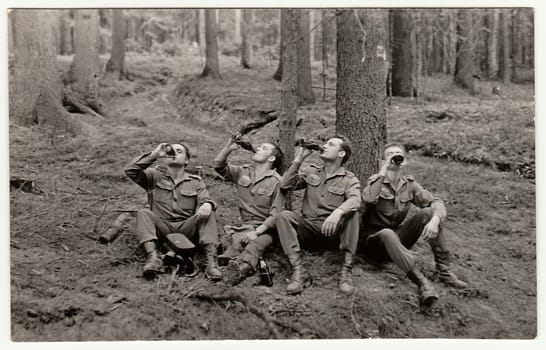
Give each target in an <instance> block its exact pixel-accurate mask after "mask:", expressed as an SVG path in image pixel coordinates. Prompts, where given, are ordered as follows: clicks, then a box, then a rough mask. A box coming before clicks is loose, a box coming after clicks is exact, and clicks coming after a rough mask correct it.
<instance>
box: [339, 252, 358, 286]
mask: <svg viewBox="0 0 546 350" xmlns="http://www.w3.org/2000/svg"><path fill="white" fill-rule="evenodd" d="M352 269H353V253H351V252H345V260H344V261H343V266H342V267H341V272H340V274H339V291H340V292H342V293H344V294H352V293H353V292H354V291H355V288H354V287H353V279H352Z"/></svg>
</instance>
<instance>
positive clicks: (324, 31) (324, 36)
mask: <svg viewBox="0 0 546 350" xmlns="http://www.w3.org/2000/svg"><path fill="white" fill-rule="evenodd" d="M321 15H322V27H321V34H322V60H323V61H324V66H325V67H326V69H328V21H326V20H324V19H325V18H326V16H328V10H321Z"/></svg>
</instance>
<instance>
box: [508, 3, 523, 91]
mask: <svg viewBox="0 0 546 350" xmlns="http://www.w3.org/2000/svg"><path fill="white" fill-rule="evenodd" d="M520 15H521V10H519V9H516V8H515V9H512V33H511V34H512V35H511V39H512V45H511V47H512V50H511V53H510V61H511V62H512V80H517V79H518V63H517V62H518V59H519V58H520V57H521V44H522V42H523V40H522V38H521V37H520V32H521V31H520V17H521V16H520Z"/></svg>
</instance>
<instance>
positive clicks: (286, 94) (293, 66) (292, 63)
mask: <svg viewBox="0 0 546 350" xmlns="http://www.w3.org/2000/svg"><path fill="white" fill-rule="evenodd" d="M297 11H298V10H297V9H282V10H281V18H282V20H281V28H286V33H285V34H286V36H285V39H284V40H285V42H286V47H284V49H283V50H282V55H283V56H282V62H283V68H282V69H283V72H284V74H283V76H282V89H281V111H280V114H279V145H280V147H281V149H282V150H283V152H284V158H285V159H286V160H287V161H286V162H284V163H285V164H284V165H283V168H284V169H282V171H283V172H284V171H285V170H286V168H287V165H288V164H289V163H290V161H291V160H292V159H293V158H294V139H295V135H296V112H297V100H298V99H297V94H296V89H297V45H298V43H297V41H296V39H297V35H298V34H297V32H298V30H297V28H298V27H297V25H298V23H297V18H298V13H297Z"/></svg>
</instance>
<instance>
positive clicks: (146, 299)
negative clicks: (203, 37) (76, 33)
mask: <svg viewBox="0 0 546 350" xmlns="http://www.w3.org/2000/svg"><path fill="white" fill-rule="evenodd" d="M128 59H129V69H130V70H131V71H132V73H133V75H132V77H133V78H132V79H133V80H132V81H122V82H114V81H107V82H105V85H106V86H105V87H104V90H103V91H104V93H105V95H106V98H107V100H106V104H107V114H108V115H109V118H107V119H105V120H93V119H90V118H88V117H82V122H83V123H84V124H85V126H86V127H85V130H86V134H85V135H82V136H80V137H77V138H74V139H67V138H65V137H63V135H58V134H57V135H54V134H51V135H47V134H45V133H43V131H42V130H40V129H38V128H31V129H25V128H20V127H17V126H14V125H12V126H10V172H11V174H12V175H20V176H22V177H26V178H31V179H34V180H35V181H36V184H37V186H38V187H39V188H40V189H42V190H43V191H44V193H43V194H30V193H23V192H21V191H13V192H12V193H11V194H10V196H11V208H10V211H11V212H10V214H11V237H10V243H11V250H10V253H11V307H12V324H11V331H12V339H13V340H14V341H44V340H130V339H135V340H136V339H142V340H145V339H147V340H152V339H171V340H174V339H263V338H271V337H272V333H271V331H270V327H269V326H268V325H267V323H266V322H264V320H263V319H262V318H260V317H258V316H256V315H255V314H254V313H252V312H251V311H252V306H255V307H256V309H258V310H262V311H264V312H265V314H267V315H269V316H270V317H273V318H274V319H275V320H276V321H275V322H276V323H275V322H274V324H275V325H276V326H275V327H276V328H277V329H278V330H279V332H280V335H281V336H282V337H286V338H360V337H364V338H365V337H389V338H390V337H396V338H398V337H412V338H419V337H433V338H435V337H442V338H454V337H464V338H533V337H534V336H535V335H536V289H537V288H536V264H535V262H536V246H535V242H536V237H535V185H534V183H533V182H532V181H533V180H530V179H526V178H524V177H522V176H520V175H518V174H516V172H515V169H516V168H517V164H519V163H523V162H528V161H531V160H533V159H534V128H533V117H534V105H533V99H532V96H533V87H532V86H530V85H512V86H510V87H507V88H504V87H503V88H502V90H501V91H503V93H505V92H504V91H510V93H505V94H504V95H503V96H502V97H501V98H498V96H493V95H491V94H490V93H489V92H490V91H491V89H490V85H492V84H491V83H482V82H480V83H478V87H479V90H480V91H482V93H481V94H480V95H477V96H467V95H465V94H464V93H463V92H460V91H458V90H456V89H454V88H452V87H450V86H449V83H448V80H447V78H446V77H435V78H434V79H430V81H429V82H427V88H426V91H425V93H424V96H423V97H422V99H421V104H416V103H415V101H412V100H408V99H393V100H392V101H391V105H390V107H389V111H388V112H389V135H390V138H391V139H393V140H399V141H404V142H405V143H407V144H414V145H416V146H415V147H414V151H413V152H412V157H411V160H412V163H411V164H410V166H409V169H408V171H410V172H411V173H413V174H414V175H415V176H416V178H417V179H418V180H419V181H420V182H421V183H422V184H423V185H424V186H425V187H426V188H428V189H430V190H432V191H434V192H436V193H438V194H439V195H440V196H441V197H442V198H443V199H444V200H445V201H446V205H447V209H448V220H447V222H446V229H447V230H446V231H447V232H448V234H449V243H450V245H451V247H452V251H453V253H454V257H453V266H454V270H455V271H456V272H457V273H458V274H459V275H460V276H462V277H463V279H465V280H467V281H469V282H470V284H471V286H472V288H471V289H469V290H466V291H462V292H460V291H454V290H451V289H448V288H445V287H444V286H443V285H441V284H438V283H435V286H436V287H437V289H438V291H439V293H440V294H441V297H440V300H439V302H438V303H437V304H436V305H435V306H434V307H433V308H432V309H421V308H420V307H419V306H418V305H417V298H416V288H415V286H413V285H412V284H411V282H409V281H408V280H407V279H406V278H405V276H404V275H403V273H402V272H401V271H400V270H398V269H397V268H396V267H395V266H394V265H392V264H386V265H385V266H376V265H371V264H369V263H367V262H366V261H365V260H364V259H362V258H361V257H358V258H357V260H356V264H355V268H354V271H353V272H354V273H353V275H354V277H353V280H354V284H355V286H357V287H358V288H357V291H356V293H355V294H354V295H353V296H352V297H346V296H343V295H340V293H339V292H338V291H337V279H336V274H337V271H338V270H339V268H340V265H341V257H340V256H339V254H338V253H337V252H309V253H307V254H306V255H305V266H306V267H307V268H308V269H309V270H310V271H311V273H312V275H313V277H314V285H313V286H312V287H311V288H309V289H306V290H305V291H304V292H303V293H302V294H301V295H299V296H287V295H286V294H285V292H284V288H285V286H286V279H287V278H288V277H289V268H288V264H287V262H286V260H285V258H284V257H283V256H282V252H281V250H280V249H278V248H277V249H276V250H273V251H272V252H269V253H268V254H267V255H266V260H267V261H268V263H269V265H270V268H271V269H272V270H273V271H274V272H275V276H274V286H273V287H271V288H267V287H263V286H254V285H253V284H254V283H255V282H256V279H254V278H250V279H248V280H247V281H245V283H243V285H241V286H239V287H237V288H228V287H226V286H224V285H223V284H222V283H212V282H209V281H207V280H205V279H204V277H203V275H202V274H200V275H199V276H198V277H196V278H193V279H192V278H187V277H180V276H174V275H172V274H171V273H166V274H164V275H162V276H161V277H160V278H159V279H158V280H156V281H153V282H148V281H145V280H143V279H142V278H141V277H140V275H141V266H142V263H143V261H144V257H143V254H142V252H140V251H139V250H138V249H137V242H136V239H135V238H134V236H132V234H131V230H132V225H133V224H134V220H131V221H130V222H128V223H127V225H126V227H125V229H124V230H123V232H122V234H121V236H120V237H119V238H118V239H117V240H116V241H114V242H113V243H111V244H109V245H101V244H99V243H98V242H97V240H96V239H97V237H98V236H99V235H100V233H102V232H104V231H105V230H106V229H107V228H108V226H109V225H110V223H112V222H113V220H114V219H115V218H116V216H117V215H118V214H119V213H118V212H114V210H116V209H136V208H139V207H140V206H142V205H143V203H144V201H145V195H144V193H143V191H142V190H140V189H139V188H138V187H137V186H136V185H134V184H132V183H131V182H130V181H129V180H128V179H127V178H125V176H124V175H123V167H124V165H125V164H126V163H127V162H128V161H129V160H130V159H131V158H132V157H134V156H137V155H139V154H140V153H141V152H145V151H149V150H151V149H152V148H153V147H155V145H157V144H158V143H159V142H162V141H176V140H180V139H182V140H184V141H185V142H186V143H187V144H189V145H190V148H191V149H192V150H193V154H194V157H193V158H192V162H191V164H190V166H191V168H192V169H193V170H194V171H195V172H200V173H202V174H203V175H204V177H205V181H206V182H207V184H208V186H209V188H210V191H211V193H212V195H213V196H214V197H215V198H216V199H217V201H218V203H219V205H220V207H219V209H218V216H219V218H220V220H221V222H222V223H229V222H232V221H234V220H235V218H236V216H237V210H236V199H235V196H234V195H235V191H234V187H233V186H231V185H230V184H227V183H225V182H223V181H221V180H219V179H217V178H213V177H210V176H208V175H207V174H209V173H210V170H211V169H210V164H211V162H212V160H213V158H214V156H215V155H216V153H217V152H218V151H219V149H220V148H221V147H222V145H223V144H224V142H225V140H226V139H227V137H228V135H229V131H235V130H237V128H238V127H239V126H240V125H241V123H242V122H244V121H245V120H248V119H249V118H251V117H252V116H253V115H255V114H254V113H256V111H257V110H275V109H278V108H279V106H280V101H279V94H280V92H279V90H278V88H279V84H278V83H277V82H274V81H273V80H271V79H270V76H271V75H272V73H273V71H274V70H275V68H276V67H275V66H271V65H267V64H265V63H264V64H261V65H260V66H259V68H258V69H257V70H250V71H248V70H242V69H240V68H238V67H237V62H236V60H235V59H233V58H228V57H222V60H221V62H222V65H223V69H222V71H223V77H224V79H223V80H221V81H212V80H200V79H197V78H196V77H195V75H196V73H197V72H199V71H200V68H199V67H200V59H199V56H197V55H195V53H192V52H189V54H188V56H187V57H183V58H181V57H160V56H151V57H138V56H129V57H128ZM64 62H65V63H66V59H65V60H64ZM315 68H316V69H317V70H316V71H315V76H316V77H317V78H316V81H317V82H318V81H319V78H318V73H319V71H318V66H317V67H315ZM333 76H335V68H330V70H329V71H328V77H329V82H328V86H329V87H335V84H334V83H333V80H332V79H333V78H332V77H333ZM317 85H320V84H317ZM442 89H443V90H442ZM316 92H317V97H318V100H321V95H320V93H321V90H319V89H317V91H316ZM332 93H333V91H332V90H328V94H327V96H326V101H325V102H323V101H318V102H317V103H316V104H314V105H311V106H307V107H303V108H301V109H300V110H299V115H298V117H300V118H303V122H302V124H301V127H300V130H299V131H298V133H300V134H302V135H309V134H313V135H327V134H328V133H329V132H331V131H332V130H333V124H334V118H335V111H334V103H335V101H334V99H333V98H334V97H333V96H334V95H333V94H332ZM447 109H449V111H450V114H451V115H452V117H448V118H447V119H448V120H438V121H436V120H435V121H433V122H427V117H426V115H427V114H430V112H431V111H443V110H447ZM431 120H432V119H431ZM417 126H419V128H417ZM269 137H275V126H274V125H268V126H266V127H265V128H264V129H262V130H260V131H259V132H258V133H257V134H255V135H253V136H252V138H253V140H254V141H255V142H259V141H260V140H262V139H266V138H269ZM29 140H32V142H29ZM431 144H435V145H437V147H438V148H439V149H435V150H434V152H428V151H426V147H427V146H428V145H431ZM435 147H436V146H435ZM427 152H428V153H427ZM438 152H449V157H447V156H446V157H444V156H442V154H441V153H438ZM421 153H422V154H428V155H434V154H435V153H437V154H436V157H430V156H424V155H422V154H421ZM477 155H478V156H477ZM442 157H443V158H442ZM480 157H481V158H480ZM449 158H454V159H456V160H460V161H461V162H452V161H448V159H449ZM467 158H468V159H475V158H479V159H483V160H486V161H484V162H481V161H480V162H470V163H478V164H466V163H465V162H466V161H467V160H466V159H467ZM247 159H248V154H247V153H245V152H244V151H240V152H237V154H235V155H234V156H233V159H232V160H233V161H234V162H239V163H241V162H245V161H246V160H247ZM497 160H498V161H502V162H506V163H510V164H514V166H513V167H512V166H511V167H510V168H509V169H505V170H508V171H504V172H500V171H498V170H497V169H496V166H495V165H494V163H491V164H490V163H488V162H491V161H497ZM199 167H200V168H199ZM415 251H416V254H419V256H420V258H419V259H418V261H419V264H420V266H422V267H423V268H424V270H425V271H426V272H427V274H428V275H429V276H430V277H431V278H434V277H435V276H434V273H433V263H432V254H431V253H430V252H429V249H428V247H427V246H426V244H422V243H420V244H418V245H417V247H416V249H415ZM231 292H236V293H238V294H239V295H241V296H243V297H244V300H245V302H248V303H249V304H248V305H250V307H248V308H247V307H245V306H244V305H243V303H241V302H239V301H208V300H203V299H199V298H197V296H198V295H200V294H202V293H209V294H211V293H212V294H219V295H226V294H228V293H231ZM262 316H263V314H262Z"/></svg>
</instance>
